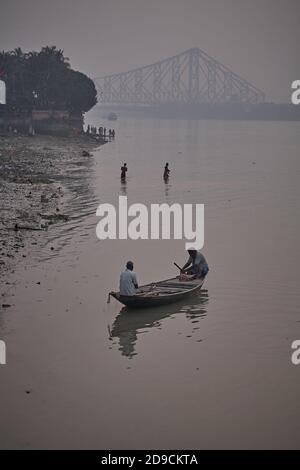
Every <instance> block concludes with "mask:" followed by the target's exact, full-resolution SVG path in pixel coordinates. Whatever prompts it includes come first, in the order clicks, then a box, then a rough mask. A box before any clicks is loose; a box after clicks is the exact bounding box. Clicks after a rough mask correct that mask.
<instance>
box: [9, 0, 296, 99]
mask: <svg viewBox="0 0 300 470" xmlns="http://www.w3.org/2000/svg"><path fill="white" fill-rule="evenodd" d="M1 12H2V14H1V43H0V44H1V50H12V49H14V48H16V47H21V48H22V49H23V50H24V51H29V50H38V49H40V48H41V47H43V46H45V45H50V46H51V45H56V46H57V47H58V48H60V49H63V50H64V53H65V55H66V56H67V57H69V59H70V63H71V66H72V68H74V69H77V70H80V71H82V72H84V73H86V74H88V75H89V76H90V77H91V78H96V77H101V76H105V75H110V74H113V73H121V72H125V71H128V70H131V69H134V68H138V67H142V66H145V65H148V64H152V63H154V62H157V61H160V60H163V59H166V58H168V57H170V56H173V55H177V54H179V53H181V52H183V51H185V50H187V49H190V48H194V47H197V48H200V49H202V50H204V51H205V52H206V53H207V54H209V55H211V56H212V57H213V58H214V59H216V60H218V61H219V62H221V63H223V64H224V65H225V66H227V67H228V68H230V69H231V70H232V71H233V72H235V73H236V74H238V75H240V76H241V77H242V78H244V79H245V80H247V81H249V82H250V83H251V84H253V85H254V86H256V87H258V88H260V89H261V90H262V91H264V92H265V93H266V99H267V101H275V102H283V101H285V102H290V95H291V91H290V86H291V83H292V81H293V80H295V79H298V78H299V76H298V75H299V73H298V72H299V66H298V64H297V62H296V61H295V57H297V56H298V43H299V42H300V33H299V29H298V16H299V13H300V5H299V4H298V3H297V2H296V1H295V0H289V1H287V2H283V1H282V0H276V1H271V0H264V1H262V0H254V1H252V2H248V1H246V0H243V1H242V2H241V1H237V0H226V1H225V2H224V0H223V1H220V0H210V1H208V0H201V1H197V0H188V1H187V2H185V4H183V3H182V2H180V1H179V0H162V1H159V2H158V1H156V0H155V1H154V2H151V4H150V2H145V1H137V0H124V1H122V2H121V1H120V0H112V1H111V2H109V4H107V3H106V2H104V1H99V0H89V1H88V2H87V3H85V4H84V5H83V4H82V2H81V1H79V0H72V1H71V0H64V1H63V2H58V1H57V0H53V1H52V2H51V3H50V2H48V1H45V0H41V1H37V0H27V1H26V2H21V1H20V0H12V1H11V2H10V3H9V4H6V5H3V6H2V8H1ZM16 13H17V15H16Z"/></svg>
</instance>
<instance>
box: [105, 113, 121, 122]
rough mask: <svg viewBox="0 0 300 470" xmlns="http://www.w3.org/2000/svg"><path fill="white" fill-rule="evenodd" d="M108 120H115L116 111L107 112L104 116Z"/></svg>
mask: <svg viewBox="0 0 300 470" xmlns="http://www.w3.org/2000/svg"><path fill="white" fill-rule="evenodd" d="M105 117H106V119H108V121H116V120H117V119H118V116H117V115H116V113H109V114H107V116H105Z"/></svg>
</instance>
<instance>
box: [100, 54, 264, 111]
mask: <svg viewBox="0 0 300 470" xmlns="http://www.w3.org/2000/svg"><path fill="white" fill-rule="evenodd" d="M94 82H95V85H96V88H97V91H98V102H99V103H103V104H106V103H107V104H117V105H124V104H125V105H126V104H130V105H150V106H153V105H161V104H199V103H206V104H225V103H243V104H258V103H263V102H264V101H265V95H264V93H263V92H262V91H261V90H259V89H258V88H256V87H255V86H253V85H251V83H249V82H247V81H246V80H244V79H243V78H241V77H240V76H239V75H237V74H236V73H234V72H233V71H232V70H230V69H229V68H228V67H226V66H225V65H223V64H221V63H220V62H218V61H217V60H215V59H213V58H212V57H211V56H209V55H208V54H206V53H205V52H203V51H202V50H201V49H198V48H194V49H189V50H188V51H185V52H183V53H181V54H178V55H176V56H173V57H169V58H168V59H165V60H162V61H161V62H156V63H154V64H151V65H146V66H145V67H140V68H137V69H134V70H130V71H128V72H123V73H119V74H113V75H109V76H106V77H99V78H95V79H94Z"/></svg>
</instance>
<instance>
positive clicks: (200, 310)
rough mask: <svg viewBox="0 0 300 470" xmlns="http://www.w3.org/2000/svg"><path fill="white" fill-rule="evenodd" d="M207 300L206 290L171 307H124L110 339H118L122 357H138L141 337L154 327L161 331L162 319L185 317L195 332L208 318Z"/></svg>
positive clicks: (110, 330)
mask: <svg viewBox="0 0 300 470" xmlns="http://www.w3.org/2000/svg"><path fill="white" fill-rule="evenodd" d="M208 301H209V297H208V292H207V290H206V289H203V290H201V291H199V292H197V293H196V294H194V295H193V296H192V297H190V298H188V299H185V300H184V301H181V302H177V303H173V304H170V305H162V306H160V307H154V308H145V309H134V310H132V309H128V308H127V307H123V308H122V309H121V310H120V312H119V314H118V315H117V317H116V319H115V321H114V323H113V325H112V327H111V329H109V335H110V340H112V341H113V340H114V339H115V338H116V339H118V343H119V351H120V352H121V354H122V355H123V356H127V357H128V358H132V357H133V356H135V355H136V354H137V352H136V343H137V340H138V335H139V334H141V333H147V332H149V331H150V330H151V328H157V329H161V325H162V320H166V319H167V318H170V317H171V316H173V315H177V314H178V315H179V314H180V315H181V314H184V315H185V318H186V319H188V320H189V321H190V322H191V323H192V324H193V330H197V329H199V326H197V324H198V323H199V321H200V320H201V318H203V317H205V316H206V315H207V303H208Z"/></svg>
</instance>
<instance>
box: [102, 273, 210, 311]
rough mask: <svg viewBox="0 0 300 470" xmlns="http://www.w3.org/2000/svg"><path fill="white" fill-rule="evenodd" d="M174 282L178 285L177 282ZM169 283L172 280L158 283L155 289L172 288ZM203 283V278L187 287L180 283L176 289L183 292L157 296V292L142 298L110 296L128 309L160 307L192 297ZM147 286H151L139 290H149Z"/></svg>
mask: <svg viewBox="0 0 300 470" xmlns="http://www.w3.org/2000/svg"><path fill="white" fill-rule="evenodd" d="M176 281H177V284H178V280H176ZM171 282H174V279H168V280H166V281H161V282H158V283H157V284H156V286H155V287H156V288H158V289H159V288H161V287H162V286H164V288H168V286H172V284H171ZM168 283H169V284H168ZM203 283H204V278H202V279H197V280H195V281H193V282H189V283H188V285H185V283H184V282H182V283H181V286H180V287H178V289H180V288H181V289H183V290H179V291H178V292H174V293H171V294H163V295H159V294H157V291H153V295H151V291H150V292H149V294H150V295H149V294H148V295H147V296H143V295H141V294H138V295H131V296H126V295H120V293H119V292H110V295H111V296H112V297H114V298H115V299H116V300H118V301H119V302H120V303H121V304H123V305H126V307H129V308H148V307H156V306H160V305H168V304H171V303H174V302H178V301H180V300H182V299H184V298H186V297H189V296H192V295H193V294H195V293H196V292H198V291H199V290H200V289H201V287H202V285H203ZM149 286H152V285H151V284H148V285H146V286H142V287H141V288H140V289H141V290H142V289H144V288H149Z"/></svg>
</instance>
